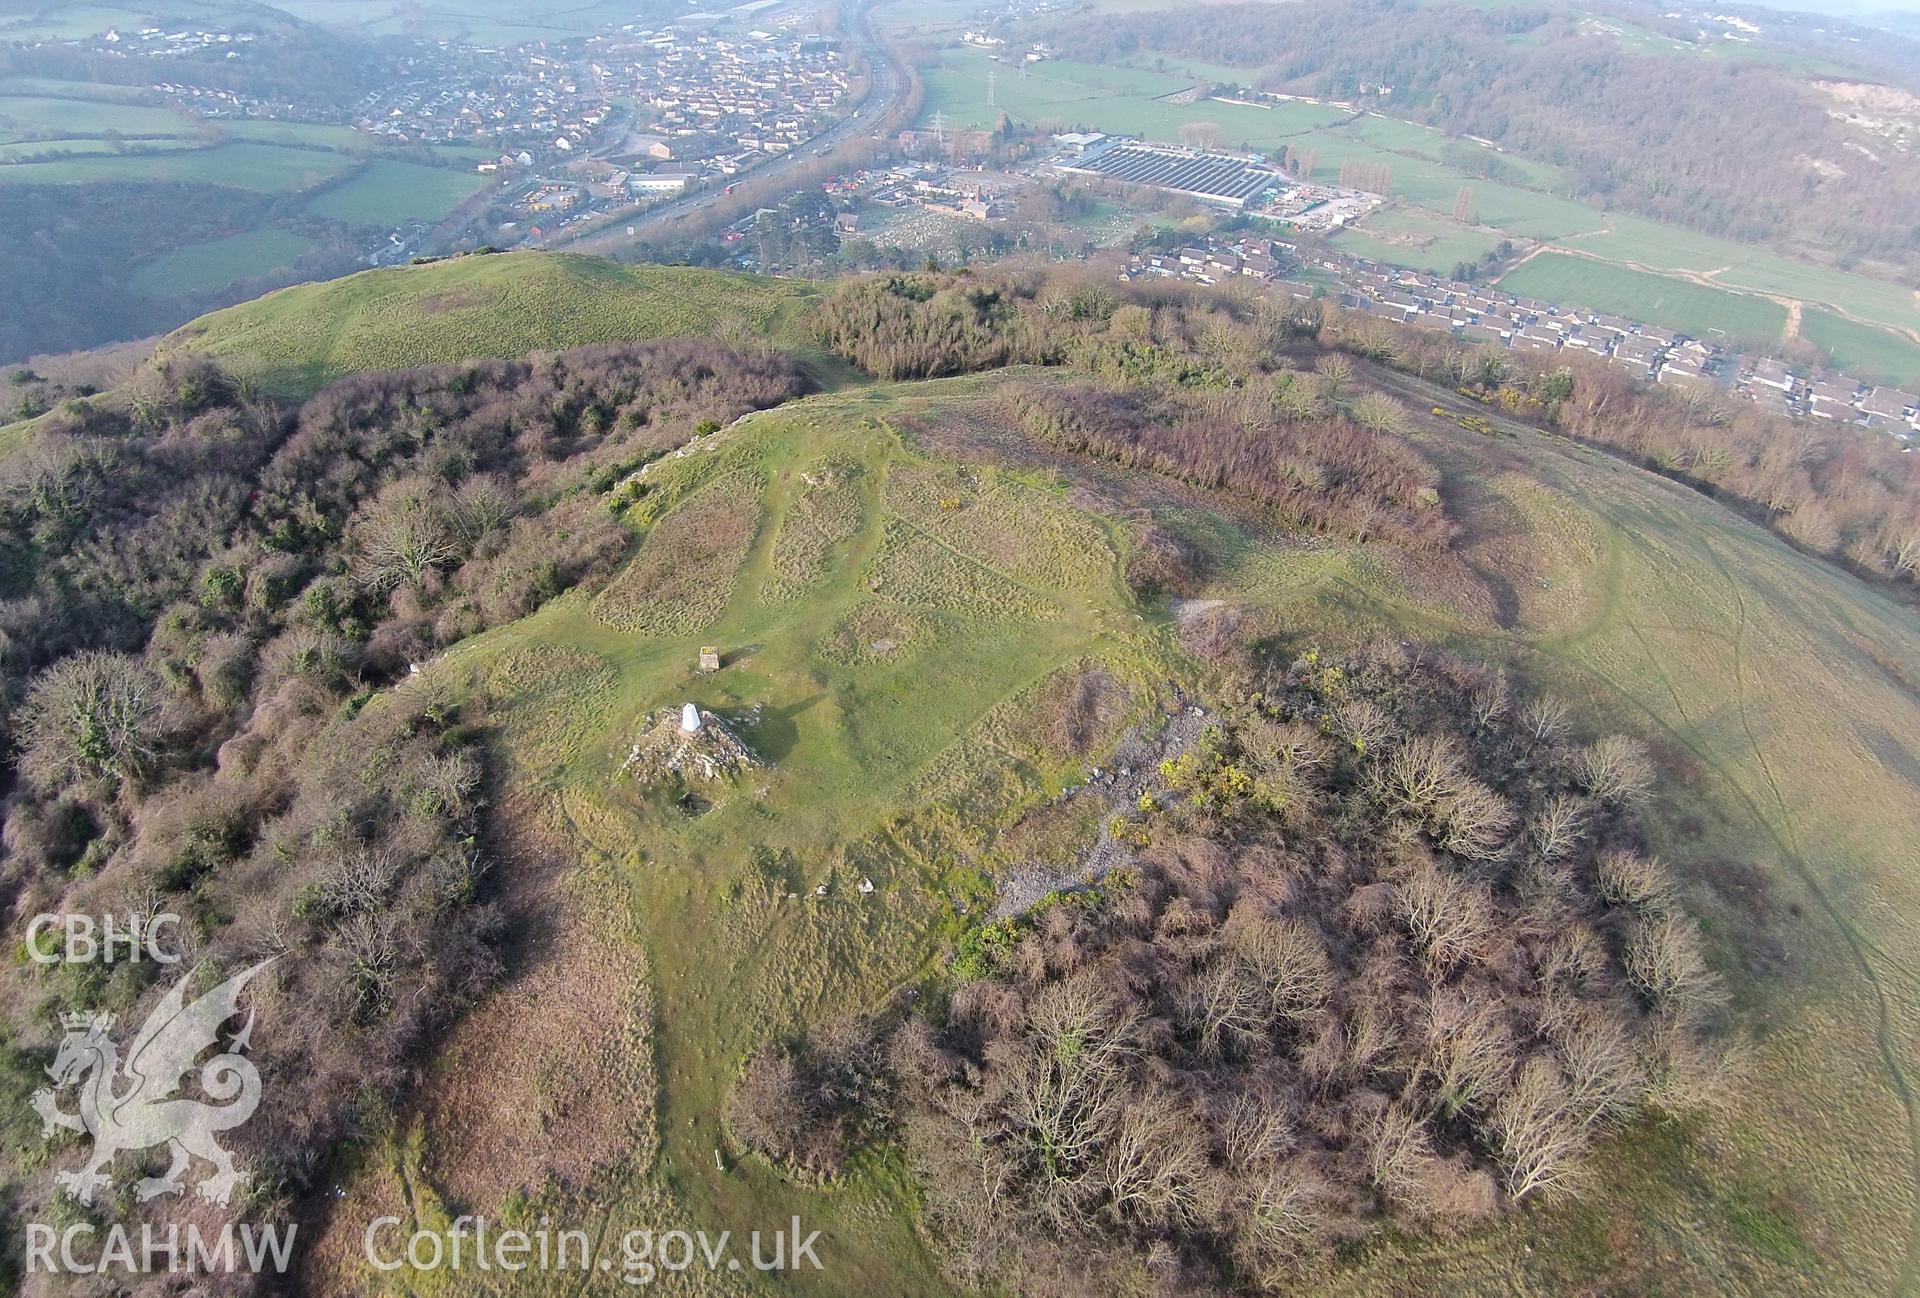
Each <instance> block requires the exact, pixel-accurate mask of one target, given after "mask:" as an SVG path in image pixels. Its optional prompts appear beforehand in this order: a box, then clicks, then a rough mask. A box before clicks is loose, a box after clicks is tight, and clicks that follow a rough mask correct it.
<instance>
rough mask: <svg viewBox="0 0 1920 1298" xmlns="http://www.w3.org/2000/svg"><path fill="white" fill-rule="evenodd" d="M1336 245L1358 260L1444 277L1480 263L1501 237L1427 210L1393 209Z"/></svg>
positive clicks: (1337, 239)
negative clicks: (1457, 268) (1464, 265)
mask: <svg viewBox="0 0 1920 1298" xmlns="http://www.w3.org/2000/svg"><path fill="white" fill-rule="evenodd" d="M1333 243H1334V245H1335V246H1336V247H1338V248H1340V249H1341V250H1342V251H1344V252H1349V253H1352V254H1353V255H1354V256H1356V257H1367V258H1371V259H1372V260H1374V261H1383V262H1392V263H1394V264H1396V265H1400V266H1412V267H1414V268H1415V269H1416V270H1424V271H1429V272H1432V273H1434V274H1437V275H1445V274H1448V273H1450V272H1451V271H1452V270H1453V268H1454V267H1455V266H1458V265H1459V264H1460V263H1461V262H1463V261H1464V262H1472V261H1478V260H1480V258H1482V257H1484V256H1485V255H1486V254H1487V253H1489V252H1491V251H1493V249H1494V248H1495V247H1496V246H1498V244H1499V243H1500V237H1499V236H1498V235H1494V234H1489V233H1488V232H1487V231H1485V230H1480V229H1476V228H1474V227H1473V226H1469V225H1462V224H1460V223H1459V222H1458V221H1452V220H1448V219H1447V218H1445V217H1440V216H1435V215H1433V214H1432V213H1431V212H1428V211H1426V210H1425V209H1424V208H1394V209H1389V210H1387V211H1384V212H1378V213H1375V214H1374V215H1373V216H1370V217H1368V218H1367V220H1366V224H1365V225H1362V226H1355V227H1349V228H1348V229H1345V230H1342V231H1341V232H1340V233H1339V234H1337V235H1335V236H1334V238H1333Z"/></svg>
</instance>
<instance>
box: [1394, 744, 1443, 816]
mask: <svg viewBox="0 0 1920 1298" xmlns="http://www.w3.org/2000/svg"><path fill="white" fill-rule="evenodd" d="M1461 775H1462V772H1461V763H1460V751H1459V749H1458V748H1456V747H1455V746H1454V744H1453V741H1452V740H1450V739H1448V738H1446V737H1445V736H1444V735H1415V736H1413V737H1412V738H1410V739H1408V740H1406V741H1405V742H1404V743H1401V744H1399V745H1396V746H1395V748H1394V749H1393V751H1392V752H1390V753H1388V754H1387V760H1386V761H1385V762H1383V763H1382V764H1381V766H1380V770H1379V775H1378V779H1379V782H1380V785H1381V788H1382V789H1383V790H1384V791H1385V792H1386V794H1387V796H1388V797H1389V798H1390V799H1392V801H1393V802H1394V804H1395V805H1396V806H1398V807H1399V808H1401V809H1402V810H1406V811H1413V812H1416V813H1419V814H1422V815H1424V814H1426V813H1428V812H1431V811H1433V810H1434V809H1435V808H1436V807H1438V806H1439V804H1440V802H1441V800H1442V799H1443V798H1446V797H1447V796H1449V795H1450V794H1451V793H1452V792H1453V791H1454V790H1455V788H1456V787H1458V785H1459V782H1460V779H1461Z"/></svg>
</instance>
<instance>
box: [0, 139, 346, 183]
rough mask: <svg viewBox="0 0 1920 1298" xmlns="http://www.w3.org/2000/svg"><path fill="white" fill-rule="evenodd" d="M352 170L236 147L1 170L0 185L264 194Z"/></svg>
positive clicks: (334, 157) (304, 152)
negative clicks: (172, 186) (159, 184)
mask: <svg viewBox="0 0 1920 1298" xmlns="http://www.w3.org/2000/svg"><path fill="white" fill-rule="evenodd" d="M351 166H353V159H351V158H348V157H346V156H344V155H342V154H338V153H322V152H319V151H317V150H313V149H282V148H277V147H275V146H274V145H271V144H252V143H247V142H244V141H243V142H239V143H235V144H223V145H220V146H218V147H216V148H211V149H195V150H192V151H188V152H173V153H154V154H137V153H129V154H124V155H121V156H108V155H93V156H88V157H82V158H68V159H63V160H61V161H58V162H23V163H16V164H13V165H11V166H5V167H0V183H13V184H20V185H84V184H97V183H100V182H103V181H129V180H134V181H138V180H149V181H157V180H171V181H189V182H198V183H200V184H204V185H211V186H224V187H226V188H231V189H249V190H254V191H256V192H259V193H263V194H275V193H287V192H298V191H300V190H303V189H310V188H312V187H313V186H315V185H318V184H321V183H322V182H324V181H327V180H331V179H332V178H334V177H335V176H339V175H341V174H343V173H344V172H345V171H346V170H347V169H348V168H349V167H351Z"/></svg>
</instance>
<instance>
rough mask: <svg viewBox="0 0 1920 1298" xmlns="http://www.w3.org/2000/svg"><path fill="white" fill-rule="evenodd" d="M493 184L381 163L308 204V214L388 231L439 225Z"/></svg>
mask: <svg viewBox="0 0 1920 1298" xmlns="http://www.w3.org/2000/svg"><path fill="white" fill-rule="evenodd" d="M492 183H493V182H492V181H491V180H489V179H488V178H487V177H485V176H481V175H477V174H475V173H474V172H471V171H454V170H452V169H450V168H444V167H423V166H421V165H419V164H418V163H413V162H392V161H389V160H387V159H384V158H379V159H375V160H374V161H372V162H369V163H367V164H366V165H365V166H364V167H362V168H361V169H360V170H359V171H358V172H357V173H355V174H354V175H353V176H351V177H350V178H348V179H347V180H346V181H345V182H344V183H342V184H339V185H336V186H334V187H333V188H331V189H328V190H326V191H324V192H322V193H319V194H316V195H314V196H313V197H312V198H310V199H308V200H307V204H306V210H307V211H308V212H311V213H312V214H313V215H315V216H318V217H323V218H324V219H326V220H329V221H339V222H341V223H342V224H345V225H350V226H356V227H366V226H372V227H379V228H382V229H387V228H391V227H393V226H396V225H400V224H402V223H403V222H406V221H411V220H421V221H438V220H440V219H441V218H442V217H444V216H446V214H447V213H448V212H451V211H452V210H453V209H454V208H456V207H458V206H459V205H460V204H462V203H464V202H466V201H467V200H468V199H469V198H472V197H473V196H474V195H475V194H477V193H478V192H480V190H482V189H484V188H486V187H487V186H488V185H490V184H492Z"/></svg>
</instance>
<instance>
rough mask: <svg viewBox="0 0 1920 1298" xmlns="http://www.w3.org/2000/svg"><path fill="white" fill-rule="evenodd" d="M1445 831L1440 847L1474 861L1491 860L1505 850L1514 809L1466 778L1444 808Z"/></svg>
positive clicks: (1489, 791) (1463, 778)
mask: <svg viewBox="0 0 1920 1298" xmlns="http://www.w3.org/2000/svg"><path fill="white" fill-rule="evenodd" d="M1440 820H1441V824H1442V826H1443V827H1444V830H1445V832H1444V833H1443V834H1442V835H1441V838H1440V845H1441V846H1442V847H1444V848H1446V849H1447V850H1448V851H1449V852H1452V853H1454V854H1455V855H1456V856H1464V857H1466V858H1467V859H1468V860H1470V861H1490V860H1492V859H1494V858H1495V857H1497V856H1499V855H1500V854H1501V853H1502V852H1503V851H1505V849H1506V846H1507V839H1508V834H1509V833H1510V832H1511V831H1512V829H1513V807H1512V806H1511V805H1510V804H1509V803H1508V802H1507V800H1506V799H1505V798H1503V797H1501V796H1500V795H1499V794H1497V793H1495V792H1494V791H1493V790H1492V789H1489V788H1488V787H1487V786H1486V785H1484V784H1482V783H1481V782H1480V781H1478V780H1476V779H1473V778H1472V777H1471V776H1462V777H1460V779H1459V780H1458V782H1457V784H1456V785H1455V787H1454V789H1453V791H1452V792H1451V793H1449V794H1448V795H1447V796H1446V799H1445V802H1444V803H1443V805H1442V807H1441V809H1440Z"/></svg>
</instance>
